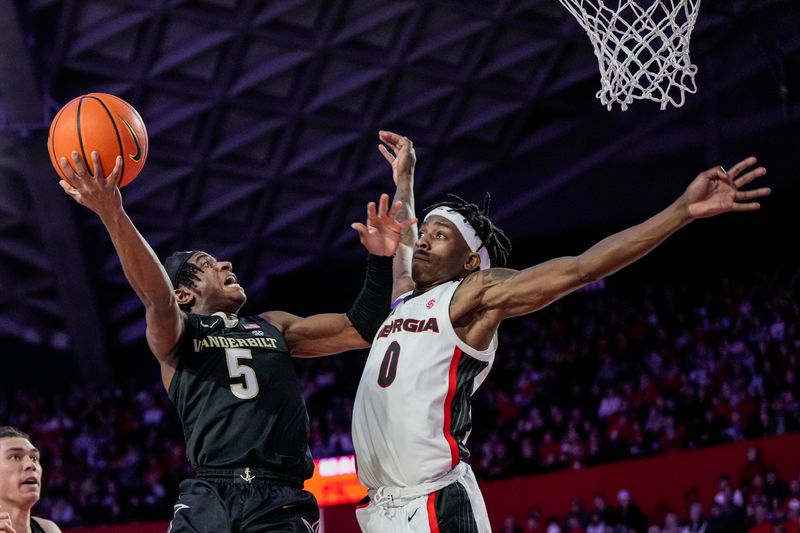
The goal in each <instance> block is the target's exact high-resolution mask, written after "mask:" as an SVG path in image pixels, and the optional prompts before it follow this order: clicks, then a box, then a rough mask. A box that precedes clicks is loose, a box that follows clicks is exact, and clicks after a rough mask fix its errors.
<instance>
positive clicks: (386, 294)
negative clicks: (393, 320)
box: [347, 255, 392, 342]
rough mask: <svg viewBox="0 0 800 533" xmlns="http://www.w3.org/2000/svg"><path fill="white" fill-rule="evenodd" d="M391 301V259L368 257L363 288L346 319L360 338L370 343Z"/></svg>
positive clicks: (387, 311) (387, 313)
mask: <svg viewBox="0 0 800 533" xmlns="http://www.w3.org/2000/svg"><path fill="white" fill-rule="evenodd" d="M391 299H392V258H390V257H381V256H375V255H370V256H369V258H368V260H367V275H366V277H365V278H364V286H363V287H362V288H361V292H360V293H359V295H358V297H357V298H356V300H355V302H353V306H352V307H351V308H350V310H349V311H348V312H347V318H348V319H349V321H350V323H351V324H352V325H353V327H354V328H355V329H356V331H358V333H359V334H360V335H361V337H362V338H363V339H364V340H365V341H367V342H372V339H373V338H374V337H375V334H376V333H377V332H378V328H379V327H380V325H381V324H382V323H383V321H384V320H385V319H386V317H387V316H389V306H390V304H391Z"/></svg>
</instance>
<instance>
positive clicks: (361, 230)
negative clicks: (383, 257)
mask: <svg viewBox="0 0 800 533" xmlns="http://www.w3.org/2000/svg"><path fill="white" fill-rule="evenodd" d="M350 227H351V228H353V229H354V230H356V231H357V232H358V238H359V239H360V240H361V242H364V239H365V238H366V237H367V234H368V231H367V227H366V226H365V225H364V224H362V223H361V222H353V223H352V224H350Z"/></svg>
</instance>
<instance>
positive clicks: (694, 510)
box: [681, 502, 708, 533]
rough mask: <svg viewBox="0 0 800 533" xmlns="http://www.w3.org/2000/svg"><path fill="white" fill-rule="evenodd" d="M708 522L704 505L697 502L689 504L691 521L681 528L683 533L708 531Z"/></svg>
mask: <svg viewBox="0 0 800 533" xmlns="http://www.w3.org/2000/svg"><path fill="white" fill-rule="evenodd" d="M707 528H708V523H707V522H706V519H705V517H704V516H703V506H702V504H700V503H699V502H695V503H693V504H692V505H690V506H689V521H688V523H687V524H686V525H685V526H684V527H683V528H682V529H681V533H706V530H707Z"/></svg>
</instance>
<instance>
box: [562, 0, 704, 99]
mask: <svg viewBox="0 0 800 533" xmlns="http://www.w3.org/2000/svg"><path fill="white" fill-rule="evenodd" d="M559 1H560V2H561V3H562V4H563V5H564V7H566V8H567V10H568V11H569V12H570V13H572V16H574V17H575V18H576V19H577V20H578V22H579V23H580V25H581V27H582V28H583V29H584V30H585V31H586V33H587V34H588V35H589V39H591V41H592V46H593V47H594V54H595V56H597V61H598V63H599V65H600V81H601V89H600V90H599V91H598V92H597V98H599V99H600V102H601V103H602V104H603V105H605V106H606V107H607V108H608V110H609V111H610V110H611V107H612V106H613V105H614V104H615V103H618V104H620V107H621V108H622V110H623V111H625V110H626V109H627V108H628V104H630V103H632V102H633V101H634V100H653V101H654V102H659V103H660V104H661V109H662V110H664V109H666V107H667V104H672V105H673V106H675V107H680V106H682V105H683V104H684V101H685V94H686V93H687V92H688V93H692V94H694V93H695V92H697V86H696V85H695V81H694V76H695V74H696V73H697V67H696V66H695V65H693V64H692V62H691V60H690V59H689V39H690V37H691V34H692V30H693V29H694V23H695V21H696V20H697V12H698V9H699V8H700V0H605V1H604V0H559ZM606 3H609V4H618V5H617V7H616V8H614V7H613V6H608V5H606Z"/></svg>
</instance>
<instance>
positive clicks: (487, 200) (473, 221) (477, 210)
mask: <svg viewBox="0 0 800 533" xmlns="http://www.w3.org/2000/svg"><path fill="white" fill-rule="evenodd" d="M447 198H448V200H447V201H444V202H439V203H438V204H433V205H432V206H430V207H428V208H426V209H425V211H430V210H432V209H436V208H437V207H444V208H445V209H451V210H453V211H455V212H456V213H458V214H459V215H461V216H463V217H464V219H466V221H467V222H469V225H470V226H472V229H474V230H475V233H476V234H477V235H478V238H479V239H480V240H481V242H482V243H483V244H482V245H481V246H482V247H485V248H486V251H487V252H489V260H490V261H491V262H492V266H500V267H503V266H506V262H507V261H508V255H509V254H510V253H511V241H509V240H508V237H506V234H505V233H503V230H501V229H500V228H498V227H497V226H495V225H494V223H493V222H492V221H491V220H490V219H489V205H490V204H491V201H492V197H491V196H490V195H489V193H488V192H487V193H486V196H484V197H483V207H482V208H481V207H478V206H477V205H475V204H473V203H470V202H468V201H466V200H464V199H463V198H461V197H459V196H456V195H455V194H448V195H447Z"/></svg>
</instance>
